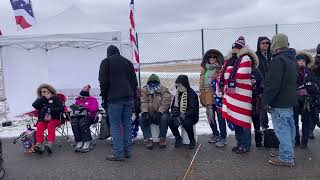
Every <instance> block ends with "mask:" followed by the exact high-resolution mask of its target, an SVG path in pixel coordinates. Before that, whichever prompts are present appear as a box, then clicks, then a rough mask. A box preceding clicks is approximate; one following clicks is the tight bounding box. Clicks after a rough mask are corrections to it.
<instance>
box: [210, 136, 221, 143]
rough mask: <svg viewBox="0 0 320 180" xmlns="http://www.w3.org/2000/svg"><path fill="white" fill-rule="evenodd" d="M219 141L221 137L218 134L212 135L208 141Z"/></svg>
mask: <svg viewBox="0 0 320 180" xmlns="http://www.w3.org/2000/svg"><path fill="white" fill-rule="evenodd" d="M218 141H219V137H218V136H216V135H213V136H212V137H210V139H209V141H208V143H210V144H211V143H217V142H218Z"/></svg>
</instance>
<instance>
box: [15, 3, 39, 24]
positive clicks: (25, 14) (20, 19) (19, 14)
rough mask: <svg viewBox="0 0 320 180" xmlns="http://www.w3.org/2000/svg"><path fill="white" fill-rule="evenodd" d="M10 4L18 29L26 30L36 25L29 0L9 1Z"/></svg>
mask: <svg viewBox="0 0 320 180" xmlns="http://www.w3.org/2000/svg"><path fill="white" fill-rule="evenodd" d="M10 2H11V6H12V9H13V12H14V15H15V19H16V24H17V25H18V27H21V28H22V29H26V28H29V27H31V26H33V25H35V24H36V19H35V17H34V14H33V10H32V4H31V0H10Z"/></svg>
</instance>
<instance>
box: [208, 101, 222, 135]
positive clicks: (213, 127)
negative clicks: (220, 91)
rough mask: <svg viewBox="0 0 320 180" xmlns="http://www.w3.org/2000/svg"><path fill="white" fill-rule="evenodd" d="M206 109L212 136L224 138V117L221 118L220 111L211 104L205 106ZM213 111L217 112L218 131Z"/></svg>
mask: <svg viewBox="0 0 320 180" xmlns="http://www.w3.org/2000/svg"><path fill="white" fill-rule="evenodd" d="M206 110H207V117H208V121H209V125H210V128H211V130H212V134H213V135H214V136H217V137H219V138H220V139H226V137H227V129H226V121H225V119H223V118H222V113H221V112H218V111H217V108H216V107H215V106H211V105H209V106H207V108H206ZM215 113H216V114H217V118H218V123H219V130H220V132H219V131H218V127H217V123H216V119H215Z"/></svg>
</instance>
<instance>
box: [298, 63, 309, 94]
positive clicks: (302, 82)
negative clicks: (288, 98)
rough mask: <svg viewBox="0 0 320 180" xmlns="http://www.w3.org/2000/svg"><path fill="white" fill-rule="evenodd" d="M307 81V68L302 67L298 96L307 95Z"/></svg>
mask: <svg viewBox="0 0 320 180" xmlns="http://www.w3.org/2000/svg"><path fill="white" fill-rule="evenodd" d="M305 82H306V68H305V67H300V71H299V76H298V82H297V83H298V92H297V93H298V96H307V95H308V92H307V89H306V87H305Z"/></svg>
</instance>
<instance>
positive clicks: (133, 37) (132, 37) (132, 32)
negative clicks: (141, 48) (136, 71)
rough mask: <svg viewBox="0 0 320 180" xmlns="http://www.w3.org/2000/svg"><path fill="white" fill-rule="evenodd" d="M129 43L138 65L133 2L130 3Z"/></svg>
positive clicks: (132, 0)
mask: <svg viewBox="0 0 320 180" xmlns="http://www.w3.org/2000/svg"><path fill="white" fill-rule="evenodd" d="M129 18H130V25H131V26H130V42H131V44H132V47H133V53H134V59H135V60H136V62H137V63H138V64H139V63H140V60H139V52H138V46H137V39H136V26H135V22H134V0H131V2H130V17H129Z"/></svg>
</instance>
